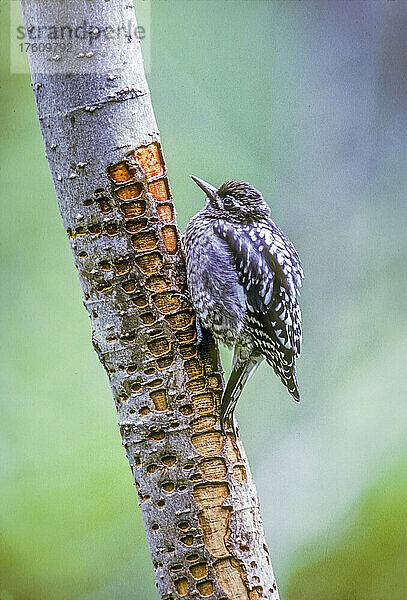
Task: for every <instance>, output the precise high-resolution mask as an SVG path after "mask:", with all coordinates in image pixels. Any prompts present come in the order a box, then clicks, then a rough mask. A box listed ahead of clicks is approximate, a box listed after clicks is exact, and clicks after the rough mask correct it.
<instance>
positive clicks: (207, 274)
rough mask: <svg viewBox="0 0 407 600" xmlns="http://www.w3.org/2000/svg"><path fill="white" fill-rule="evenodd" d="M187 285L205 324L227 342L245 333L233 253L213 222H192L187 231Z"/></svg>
mask: <svg viewBox="0 0 407 600" xmlns="http://www.w3.org/2000/svg"><path fill="white" fill-rule="evenodd" d="M185 253H186V263H187V277H188V287H189V292H190V295H191V300H192V303H193V305H194V308H195V311H196V313H197V316H198V317H199V319H200V321H201V323H202V325H203V326H204V327H206V328H207V329H210V330H211V331H212V333H213V334H214V335H215V336H216V337H217V338H218V339H221V340H222V341H223V342H224V343H226V344H228V345H234V344H235V343H236V340H237V338H238V337H239V335H240V334H241V332H242V329H243V326H244V320H245V314H246V302H245V295H244V291H243V288H242V286H241V285H240V283H239V280H238V273H237V271H236V269H235V266H234V264H233V261H232V256H231V253H230V251H229V249H228V247H227V245H226V244H225V242H224V241H223V240H221V239H220V238H219V237H218V236H217V235H216V234H215V232H214V231H213V228H212V225H211V223H208V224H206V223H205V224H202V223H199V222H198V223H196V222H194V220H192V221H191V222H190V224H189V225H188V227H187V231H186V234H185Z"/></svg>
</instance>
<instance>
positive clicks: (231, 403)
mask: <svg viewBox="0 0 407 600" xmlns="http://www.w3.org/2000/svg"><path fill="white" fill-rule="evenodd" d="M262 360H263V357H257V356H256V357H252V358H250V359H249V360H246V361H243V362H240V361H239V360H236V354H235V359H234V361H233V362H234V366H233V370H232V372H231V374H230V377H229V379H228V381H227V384H226V388H225V391H224V393H223V396H222V403H221V408H220V422H221V427H222V431H223V432H225V424H231V425H232V428H233V431H234V423H233V411H234V410H235V407H236V404H237V401H238V400H239V397H240V394H241V393H242V390H243V388H244V386H245V385H246V382H247V381H248V380H249V379H250V377H251V376H252V375H253V374H254V372H255V371H256V369H257V367H258V366H259V364H260V363H261V362H262Z"/></svg>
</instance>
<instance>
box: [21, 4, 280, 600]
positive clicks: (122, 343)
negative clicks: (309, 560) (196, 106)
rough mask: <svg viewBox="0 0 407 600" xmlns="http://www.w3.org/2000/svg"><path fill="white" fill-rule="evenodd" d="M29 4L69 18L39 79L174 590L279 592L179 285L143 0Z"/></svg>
mask: <svg viewBox="0 0 407 600" xmlns="http://www.w3.org/2000/svg"><path fill="white" fill-rule="evenodd" d="M22 7H23V16H24V23H25V27H26V29H27V28H29V27H30V26H34V29H30V35H31V36H33V35H34V34H35V33H38V31H39V30H38V27H39V26H42V27H43V26H44V25H45V26H55V27H56V28H57V32H58V34H59V39H60V38H61V34H62V29H61V28H65V29H64V35H65V38H64V39H65V42H66V45H65V47H63V46H62V44H61V45H60V46H59V47H56V46H54V47H53V50H52V52H51V53H50V52H46V51H44V52H40V51H37V52H29V53H28V54H29V60H30V70H31V76H32V86H33V89H34V93H35V97H36V101H37V109H38V115H39V120H40V123H41V129H42V134H43V138H44V143H45V149H46V153H47V157H48V161H49V166H50V170H51V174H52V177H53V180H54V186H55V190H56V194H57V197H58V202H59V207H60V211H61V215H62V218H63V222H64V226H65V229H66V232H67V236H68V239H69V242H70V245H71V248H72V252H73V256H74V260H75V264H76V267H77V269H78V275H79V279H80V282H81V286H82V291H83V297H84V305H85V307H86V308H87V310H88V312H89V315H90V317H91V322H92V339H93V344H94V347H95V349H96V351H97V353H98V355H99V358H100V360H101V362H102V364H103V366H104V368H105V369H106V371H107V373H108V376H109V380H110V385H111V388H112V391H113V397H114V401H115V404H116V409H117V414H118V422H119V426H120V431H121V434H122V437H123V445H124V447H125V449H126V453H127V457H128V459H129V462H130V466H131V469H132V472H133V475H134V482H135V485H136V488H137V492H138V498H139V504H140V507H141V511H142V514H143V519H144V524H145V529H146V535H147V539H148V543H149V547H150V552H151V557H152V560H153V563H154V567H155V574H156V585H157V588H158V591H159V595H160V597H161V598H162V599H170V598H181V597H184V598H185V597H187V598H212V599H215V598H216V599H218V600H220V599H225V598H228V599H230V600H238V599H239V600H240V599H250V600H254V599H257V598H268V599H272V600H276V599H277V598H278V592H277V586H276V583H275V579H274V576H273V571H272V567H271V563H270V558H269V552H268V550H267V547H266V545H265V539H264V533H263V526H262V523H261V516H260V511H259V505H258V499H257V493H256V490H255V486H254V482H253V479H252V476H251V473H250V470H249V465H248V463H247V459H246V456H245V453H244V450H243V447H242V445H241V442H240V440H239V439H235V437H234V436H233V434H232V432H229V433H228V435H227V436H226V437H225V436H223V435H222V434H221V432H220V427H219V422H218V417H217V407H218V405H219V401H220V398H221V394H222V386H223V380H222V374H221V370H220V366H219V360H218V354H217V349H216V346H215V345H214V343H213V341H212V340H211V339H206V340H205V341H204V343H203V344H202V346H201V347H200V348H198V347H197V344H196V330H195V325H194V321H195V316H194V313H193V311H192V309H191V307H190V306H189V305H188V304H187V303H186V301H185V300H184V299H183V297H182V296H180V295H178V296H177V295H176V294H177V293H178V294H179V293H182V291H183V290H184V289H185V267H184V258H183V253H182V247H181V239H180V234H179V231H178V229H177V226H176V223H175V209H174V205H173V202H172V198H171V192H170V188H169V185H168V180H167V172H166V167H165V163H164V159H163V155H162V149H161V145H160V137H159V132H158V130H157V126H156V122H155V119H154V114H153V110H152V105H151V100H150V95H149V90H148V86H147V83H146V80H145V76H144V70H143V62H142V56H141V51H140V42H139V40H137V38H136V36H135V31H136V20H135V15H134V9H133V6H132V4H131V3H130V2H129V0H110V1H109V2H107V1H106V0H58V2H56V1H55V0H22ZM84 21H85V22H84ZM107 26H109V27H107ZM69 28H70V29H71V33H69ZM27 30H28V29H27ZM44 31H45V33H44ZM50 31H51V30H50V29H44V30H43V32H42V34H41V35H42V36H46V35H49V32H50ZM54 31H55V30H54ZM101 31H102V34H101V33H100V32H101ZM47 32H48V34H47ZM83 34H85V35H84V36H83ZM27 39H29V36H28V37H27ZM43 39H44V38H43ZM37 40H38V38H37ZM45 41H46V40H45ZM69 44H71V46H70V47H69Z"/></svg>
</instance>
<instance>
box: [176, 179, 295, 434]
mask: <svg viewBox="0 0 407 600" xmlns="http://www.w3.org/2000/svg"><path fill="white" fill-rule="evenodd" d="M191 178H192V179H193V181H194V182H195V183H196V184H197V185H198V186H199V187H200V188H201V189H202V190H203V191H204V192H205V194H206V197H207V198H206V204H205V207H204V208H203V209H202V210H201V211H200V212H199V213H198V214H196V215H195V216H194V217H192V219H191V220H190V222H189V223H188V225H187V228H186V232H185V237H184V241H185V255H186V266H187V281H188V289H189V295H190V298H191V302H192V305H193V307H194V309H195V312H196V315H197V323H198V325H199V327H202V328H204V329H208V330H209V331H210V332H211V333H212V335H213V336H214V337H215V338H216V339H217V340H219V341H220V342H222V343H224V344H226V346H228V347H229V348H234V356H233V367H232V373H231V375H230V377H229V379H228V382H227V384H226V388H225V391H224V393H223V397H222V402H221V408H220V421H221V427H222V431H223V432H225V425H231V426H232V428H233V430H234V420H233V412H234V409H235V406H236V403H237V401H238V399H239V396H240V394H241V392H242V390H243V387H244V385H245V383H246V381H247V380H248V379H249V377H251V375H253V373H254V372H255V370H256V369H257V367H258V366H259V364H260V363H261V362H262V361H263V360H264V359H265V360H266V361H267V363H268V364H269V365H270V366H271V367H272V368H273V369H274V371H275V373H276V374H277V375H278V377H279V378H280V379H281V381H282V382H283V384H284V385H285V386H286V387H287V389H288V391H289V392H290V394H291V395H292V396H293V398H294V399H295V400H296V401H297V402H299V400H300V394H299V391H298V386H297V380H296V376H295V359H296V358H297V357H298V356H299V354H300V346H301V311H300V307H299V304H298V301H297V297H298V296H299V288H300V286H301V282H302V279H303V270H302V267H301V263H300V258H299V256H298V254H297V251H296V250H295V248H294V246H293V244H292V243H291V242H290V241H289V240H288V239H287V237H286V236H285V235H284V233H283V232H282V231H281V230H280V229H279V228H278V227H277V225H276V224H275V223H274V222H273V221H272V220H271V218H270V209H269V207H268V205H267V203H266V202H265V200H264V198H263V196H262V195H261V193H260V192H259V191H258V190H257V189H256V188H255V187H253V186H252V185H250V184H249V183H245V182H239V181H227V182H226V183H224V184H223V185H222V186H221V187H220V188H219V189H217V188H216V187H214V186H212V185H210V184H209V183H206V182H205V181H203V180H202V179H199V178H198V177H195V176H194V175H191Z"/></svg>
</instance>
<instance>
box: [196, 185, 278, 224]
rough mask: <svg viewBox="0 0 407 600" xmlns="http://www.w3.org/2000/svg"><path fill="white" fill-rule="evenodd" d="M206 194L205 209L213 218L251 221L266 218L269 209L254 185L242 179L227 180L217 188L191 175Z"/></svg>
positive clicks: (243, 221)
mask: <svg viewBox="0 0 407 600" xmlns="http://www.w3.org/2000/svg"><path fill="white" fill-rule="evenodd" d="M191 178H192V179H193V181H195V183H196V184H197V185H198V186H199V187H200V188H201V189H202V190H203V191H204V192H205V194H206V196H207V202H206V210H207V211H208V213H209V214H210V215H211V216H213V217H214V218H218V219H220V218H222V219H227V220H230V221H237V222H239V223H251V222H253V221H257V220H259V219H264V218H267V217H268V216H269V215H270V209H269V207H268V205H267V204H266V202H265V200H264V198H263V196H262V195H261V193H260V192H259V190H256V188H255V187H253V186H252V185H250V184H249V183H246V182H244V181H227V182H226V183H224V184H223V185H221V186H220V188H219V189H217V188H215V187H214V186H213V185H210V184H209V183H206V181H203V180H202V179H199V178H198V177H195V176H194V175H191Z"/></svg>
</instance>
